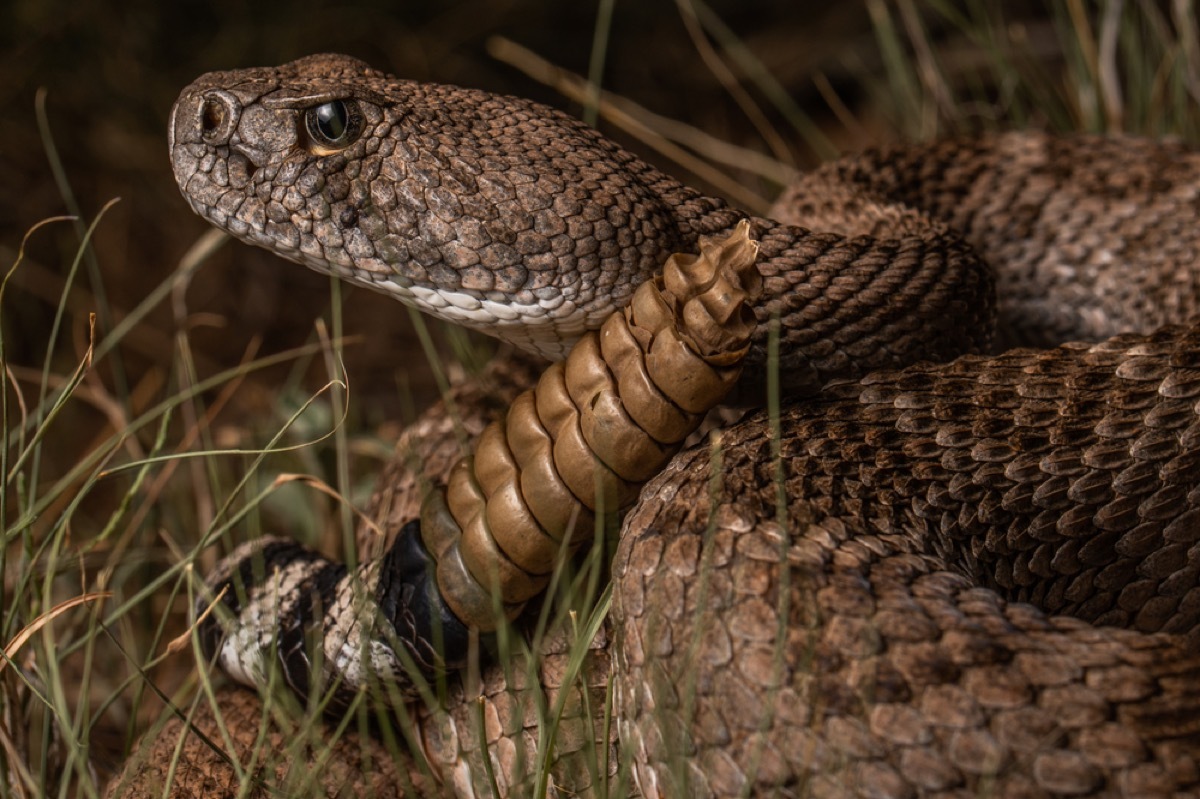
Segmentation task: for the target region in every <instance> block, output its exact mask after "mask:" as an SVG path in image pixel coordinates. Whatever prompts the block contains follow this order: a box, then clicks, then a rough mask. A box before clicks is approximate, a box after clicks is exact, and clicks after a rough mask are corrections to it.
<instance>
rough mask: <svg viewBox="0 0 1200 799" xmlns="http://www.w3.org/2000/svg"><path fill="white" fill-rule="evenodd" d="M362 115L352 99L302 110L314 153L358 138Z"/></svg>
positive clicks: (332, 150)
mask: <svg viewBox="0 0 1200 799" xmlns="http://www.w3.org/2000/svg"><path fill="white" fill-rule="evenodd" d="M362 128H363V119H362V114H361V113H359V110H358V104H357V103H355V102H354V101H353V100H333V101H331V102H328V103H323V104H321V105H318V106H314V107H313V108H310V109H308V110H307V111H305V112H304V129H305V130H306V131H307V132H308V138H309V143H310V145H311V149H312V151H313V152H314V153H316V154H317V155H329V154H330V153H335V152H337V151H338V150H344V149H346V148H347V147H349V146H350V145H351V144H354V142H355V141H357V140H358V137H359V134H361V133H362Z"/></svg>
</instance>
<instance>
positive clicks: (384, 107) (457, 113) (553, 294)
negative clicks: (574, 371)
mask: <svg viewBox="0 0 1200 799" xmlns="http://www.w3.org/2000/svg"><path fill="white" fill-rule="evenodd" d="M169 139H170V150H171V162H172V165H173V168H174V172H175V178H176V180H177V182H178V183H179V187H180V189H181V191H182V192H183V195H184V197H185V198H186V199H187V200H188V202H189V203H190V204H191V206H192V208H193V209H194V210H195V211H196V212H197V213H198V214H200V215H201V216H203V217H204V218H205V219H207V220H208V221H210V222H211V223H213V224H214V225H216V226H217V227H220V228H223V229H225V230H227V231H228V232H230V233H231V234H233V235H234V236H237V237H238V238H240V239H243V240H244V241H247V242H249V243H251V244H255V245H258V246H262V247H266V248H267V249H270V250H272V251H274V252H276V253H278V254H279V255H282V256H283V257H285V258H289V259H291V260H294V261H297V262H299V263H303V264H305V265H307V266H309V267H312V268H314V269H316V270H318V271H320V272H325V273H332V274H336V275H338V276H340V277H343V278H346V279H348V280H351V281H354V282H357V283H360V284H364V285H366V286H368V287H371V288H374V289H377V290H380V291H384V292H387V293H390V294H392V295H393V296H395V297H397V298H398V299H401V300H402V301H404V302H407V303H409V304H411V305H414V306H416V307H418V308H420V309H422V310H426V311H429V312H430V313H432V314H434V315H436V316H440V317H442V318H445V319H448V320H450V321H453V322H456V323H459V324H465V325H467V326H471V327H476V328H479V329H484V330H486V331H487V332H490V333H492V334H493V335H499V336H500V337H502V338H507V339H508V340H510V341H513V342H514V343H516V344H517V345H518V346H521V347H523V348H525V349H529V350H533V351H536V352H540V353H542V354H544V355H550V356H552V357H553V356H562V355H565V353H566V350H567V349H568V348H569V345H570V343H571V342H572V341H573V340H574V339H575V338H577V337H578V336H579V335H580V334H581V333H582V332H583V331H584V330H587V329H594V328H596V327H598V326H599V324H600V323H601V322H602V321H603V320H604V318H606V317H607V316H608V314H609V313H610V312H611V311H612V310H614V309H615V308H617V307H620V306H622V305H624V304H625V302H626V301H627V300H628V298H629V296H631V295H632V293H633V291H634V289H635V288H636V287H637V285H638V284H639V283H641V282H642V281H643V280H645V279H646V278H647V277H649V276H650V275H652V274H654V273H655V272H656V271H657V270H658V268H659V266H660V264H661V262H662V261H663V260H665V258H666V256H667V255H668V254H669V253H670V252H672V251H674V250H675V249H678V248H679V246H680V245H681V243H682V242H681V239H682V238H683V236H682V234H681V233H680V230H679V227H678V221H677V219H676V216H675V213H674V211H673V210H672V208H673V203H674V200H673V199H672V198H671V197H669V196H663V195H662V192H664V191H666V190H667V188H669V187H671V186H678V184H675V183H674V182H672V181H670V180H669V179H668V178H666V177H665V176H663V175H661V173H658V172H657V171H655V170H653V169H652V168H651V167H649V166H647V165H646V164H644V163H642V162H640V161H638V160H637V159H636V158H635V157H634V156H633V155H631V154H629V153H627V152H625V151H623V150H621V149H620V148H619V147H617V146H616V145H615V144H612V143H611V142H609V141H608V140H607V139H605V138H604V137H603V136H601V135H600V134H599V133H597V132H596V131H594V130H592V129H591V128H589V127H587V126H586V125H584V124H582V123H581V122H579V121H577V120H574V119H572V118H571V117H569V116H566V115H565V114H562V113H560V112H557V111H554V110H553V109H550V108H546V107H544V106H540V105H537V104H536V103H532V102H529V101H526V100H521V99H518V98H511V97H500V96H496V95H491V94H487V93H485V92H481V91H476V90H471V89H463V88H459V87H455V86H444V85H437V84H427V83H417V82H414V81H406V80H400V79H397V78H393V77H391V76H388V75H385V74H384V73H382V72H379V71H377V70H373V69H371V68H370V67H368V66H367V65H366V64H364V63H363V62H361V61H358V60H356V59H353V58H349V57H347V56H338V55H317V56H310V57H308V58H303V59H300V60H298V61H294V62H292V63H290V64H285V65H283V66H280V67H274V68H258V69H243V70H236V71H229V72H211V73H208V74H206V75H203V76H202V77H200V78H199V79H198V80H196V81H195V82H194V83H192V84H191V85H190V86H188V87H187V88H186V89H184V90H183V92H182V94H181V95H180V97H179V99H178V101H177V102H176V104H175V107H174V110H173V111H172V114H171V122H170V129H169Z"/></svg>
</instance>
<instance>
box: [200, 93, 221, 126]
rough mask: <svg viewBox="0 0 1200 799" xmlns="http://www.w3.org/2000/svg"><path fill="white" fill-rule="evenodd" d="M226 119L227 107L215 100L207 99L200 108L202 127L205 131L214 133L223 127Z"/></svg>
mask: <svg viewBox="0 0 1200 799" xmlns="http://www.w3.org/2000/svg"><path fill="white" fill-rule="evenodd" d="M224 121H225V108H224V106H222V105H221V104H220V103H218V102H216V101H214V100H205V101H204V105H203V106H202V107H201V109H200V128H201V130H203V131H204V132H205V133H212V132H213V131H214V130H216V129H217V128H219V127H221V123H223V122H224Z"/></svg>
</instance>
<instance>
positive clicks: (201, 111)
mask: <svg viewBox="0 0 1200 799" xmlns="http://www.w3.org/2000/svg"><path fill="white" fill-rule="evenodd" d="M198 99H199V103H200V105H199V107H198V108H196V116H195V117H192V118H191V124H192V125H199V128H200V139H201V140H202V141H203V142H204V143H205V144H208V145H210V146H213V147H217V146H220V145H223V144H228V143H229V139H230V137H231V136H233V134H234V131H236V130H237V125H238V119H239V117H240V115H241V105H240V103H239V102H238V99H237V98H236V97H235V96H234V95H232V94H231V93H229V92H227V91H225V90H223V89H215V90H212V91H208V92H205V93H204V95H203V96H202V97H200V98H198ZM193 107H195V106H193ZM193 135H195V134H194V133H193Z"/></svg>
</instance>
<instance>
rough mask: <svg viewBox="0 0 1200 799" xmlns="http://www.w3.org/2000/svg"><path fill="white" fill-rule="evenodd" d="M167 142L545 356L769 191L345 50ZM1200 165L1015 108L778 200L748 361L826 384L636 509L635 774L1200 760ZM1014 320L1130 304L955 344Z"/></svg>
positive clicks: (283, 239)
mask: <svg viewBox="0 0 1200 799" xmlns="http://www.w3.org/2000/svg"><path fill="white" fill-rule="evenodd" d="M171 140H172V159H173V163H174V166H175V170H176V176H177V178H178V179H179V182H180V186H181V188H182V189H183V192H184V195H185V197H187V198H188V200H189V201H190V202H191V204H192V205H193V207H194V208H195V209H196V210H197V211H198V212H199V213H201V214H202V215H204V216H205V217H206V218H208V219H209V220H210V221H212V222H214V223H216V224H218V225H219V226H222V227H225V228H226V229H228V230H229V231H230V232H232V233H233V234H234V235H237V236H239V237H241V238H244V239H246V240H248V241H251V242H253V243H256V244H260V245H264V246H267V247H269V248H271V249H273V250H275V251H277V252H279V253H280V254H283V255H285V256H287V257H290V258H293V259H294V260H298V261H301V262H303V263H306V264H308V265H309V266H313V267H315V268H317V269H320V270H323V271H332V272H334V273H336V274H339V275H341V276H343V277H345V278H347V279H350V280H352V281H355V282H359V283H364V284H367V285H370V286H372V287H373V288H377V289H381V290H384V291H389V292H392V293H395V294H396V295H397V296H398V297H399V298H400V299H403V300H404V301H406V302H411V303H415V304H418V305H419V306H420V307H423V308H425V309H426V310H429V311H430V312H431V313H435V314H437V315H441V316H444V317H446V318H450V319H453V320H455V321H459V322H462V323H465V324H469V325H473V326H477V327H480V328H485V329H489V330H492V332H497V333H498V334H499V335H503V336H506V337H508V338H510V339H511V340H513V341H514V343H516V344H518V345H520V346H523V347H524V348H526V349H529V350H532V351H535V352H540V353H542V354H545V355H551V356H559V355H561V354H562V353H563V352H564V350H565V348H566V346H567V342H569V341H570V340H572V339H574V338H576V337H578V335H579V334H580V333H581V332H582V331H583V330H584V329H587V328H592V327H595V326H596V325H597V324H598V323H599V322H600V321H602V320H603V319H604V318H605V317H607V316H608V315H609V314H610V313H611V312H612V311H613V310H614V308H616V307H619V306H621V305H622V304H623V303H625V302H626V301H628V298H629V297H630V296H631V295H632V293H633V291H634V288H635V287H636V286H637V285H638V284H640V283H641V282H642V281H644V280H645V279H646V278H647V277H648V276H649V275H651V274H652V273H653V272H654V271H655V270H656V269H657V268H658V266H659V264H660V263H661V262H662V260H663V259H664V258H665V257H666V255H667V254H668V253H670V252H672V251H675V250H691V249H694V248H695V247H696V246H697V245H698V243H699V240H700V238H701V237H702V236H705V235H711V234H722V233H726V232H728V231H730V230H732V229H733V228H734V227H735V225H736V224H737V223H738V222H740V221H742V220H743V219H745V218H746V217H745V215H744V214H742V213H740V212H738V211H736V210H734V209H731V208H729V207H727V206H726V205H724V203H722V202H720V201H719V200H715V199H712V198H708V197H705V196H703V195H701V194H699V193H697V192H695V191H693V190H691V189H689V188H687V187H685V186H682V185H681V184H679V183H678V182H676V181H674V180H672V179H671V178H669V177H667V176H665V175H663V174H662V173H660V172H658V171H657V170H655V169H653V168H651V167H649V166H648V165H646V164H644V163H643V162H641V161H639V160H638V159H637V158H636V157H634V156H633V155H631V154H629V153H627V152H625V151H623V150H621V149H620V148H618V147H616V146H615V145H613V144H611V143H610V142H608V141H607V140H605V139H604V138H603V137H601V136H600V135H599V134H598V133H596V132H595V131H592V130H590V129H589V128H586V127H585V126H583V125H581V124H580V123H578V122H576V121H574V120H572V119H570V118H569V117H566V116H564V115H562V114H560V113H558V112H554V111H551V110H549V109H546V108H544V107H542V106H539V105H537V104H534V103H530V102H527V101H523V100H518V99H515V98H501V97H495V96H491V95H488V94H485V93H482V92H476V91H471V90H467V89H460V88H456V87H444V86H433V85H428V84H416V83H411V82H406V81H400V80H397V79H394V78H391V77H389V76H386V75H383V74H382V73H379V72H376V71H373V70H370V69H369V68H368V67H366V66H365V65H363V64H362V63H360V62H358V61H355V60H353V59H349V58H346V57H341V56H315V57H312V58H308V59H303V60H301V61H297V62H294V63H292V64H288V65H285V66H283V67H279V68H276V69H259V70H240V71H236V72H228V73H211V74H209V75H206V76H204V77H202V78H200V79H199V80H197V81H196V82H195V83H194V84H192V86H190V87H188V89H186V90H185V91H184V93H183V94H182V95H181V97H180V100H179V102H178V103H177V105H176V108H175V111H174V112H173V115H172V123H171ZM1198 195H1200V155H1197V154H1196V153H1195V152H1193V151H1192V150H1191V149H1189V148H1187V147H1184V146H1182V145H1177V144H1168V143H1162V142H1150V141H1146V140H1141V139H1134V138H1127V137H1108V138H1103V137H1095V136H1076V137H1066V138H1056V137H1052V136H1048V135H1044V134H1038V133H1015V134H993V135H989V136H984V137H980V138H976V139H970V140H955V141H945V142H938V143H934V144H929V145H920V146H911V147H903V148H884V149H878V150H874V151H870V152H868V153H865V154H863V155H861V156H856V157H851V158H846V159H843V160H841V161H838V162H835V163H832V164H830V165H827V166H826V167H823V168H821V169H818V170H816V171H814V172H812V173H810V174H809V175H807V176H805V177H804V178H802V179H801V181H800V182H799V183H797V184H796V185H795V186H793V187H791V188H790V189H789V190H788V191H787V192H785V194H784V196H783V197H782V198H781V199H780V201H779V203H778V204H777V206H776V208H775V211H774V213H773V214H772V215H771V216H772V219H770V220H762V219H754V220H751V227H752V228H753V234H754V237H755V238H756V239H757V241H758V261H757V268H758V271H759V272H760V273H761V275H762V277H763V285H764V296H763V299H762V301H761V303H760V304H759V305H758V306H757V307H756V308H755V312H756V314H757V316H758V320H759V324H758V327H757V329H756V330H755V331H754V334H753V338H752V342H751V346H750V349H749V356H748V357H749V362H750V364H751V368H750V369H749V370H748V371H749V373H750V374H751V375H752V376H753V377H754V378H755V380H751V381H745V380H744V381H743V383H744V384H745V383H747V382H748V383H749V386H748V390H749V391H750V392H751V393H752V392H753V391H754V390H755V388H756V387H757V388H759V389H761V384H762V376H763V371H764V369H767V368H770V367H771V366H772V365H773V362H772V361H771V359H770V358H769V354H770V352H771V348H772V346H773V343H772V340H771V335H772V331H776V330H777V331H779V347H780V353H781V355H780V357H779V358H778V361H777V363H778V365H779V367H780V374H781V377H782V385H783V387H784V392H785V397H787V398H789V399H795V398H799V397H802V396H804V395H806V394H812V393H814V392H818V390H819V393H817V395H816V396H815V397H814V398H811V399H808V400H806V401H804V402H801V403H798V404H794V405H789V406H788V407H787V408H786V409H785V410H784V411H783V412H782V414H781V415H780V416H779V417H778V418H777V419H776V418H773V417H772V416H771V415H770V414H767V413H759V414H757V415H753V416H750V417H748V418H747V419H745V420H744V421H742V422H741V423H739V424H737V425H735V426H732V427H730V428H728V429H726V430H724V431H723V432H722V433H721V435H720V437H719V442H720V445H719V448H718V449H716V450H713V449H712V448H710V447H704V446H701V447H694V448H691V449H689V450H686V451H685V452H684V453H683V454H681V455H679V456H677V457H676V458H675V459H674V460H673V461H672V462H671V463H670V465H669V466H667V468H666V470H665V471H664V473H663V474H662V475H660V476H659V477H657V478H655V479H654V480H653V481H652V482H651V484H650V486H649V487H648V488H647V489H645V491H644V492H643V494H642V499H641V500H640V501H639V503H638V504H637V505H636V507H635V508H634V510H633V511H632V513H631V514H630V515H629V516H628V517H627V519H626V521H625V524H624V527H623V532H622V539H621V543H620V546H619V548H618V551H617V555H616V559H615V561H614V564H613V579H614V588H613V619H612V624H613V636H614V638H615V643H614V644H613V648H612V650H611V651H608V650H605V653H606V655H607V656H608V657H610V658H611V659H612V662H613V682H614V686H615V694H616V707H617V709H618V719H617V729H618V731H619V733H620V738H621V745H622V746H623V747H625V748H626V749H625V750H624V751H629V752H631V753H632V754H633V755H634V759H635V762H636V764H635V765H634V766H633V770H634V774H635V777H636V781H637V784H638V787H639V788H640V789H641V790H642V791H643V792H644V793H647V794H650V795H658V794H661V795H667V796H674V795H684V794H695V793H703V792H711V793H713V794H717V795H732V794H736V793H739V792H745V791H760V790H761V791H767V790H770V789H778V790H779V791H780V792H781V793H782V794H783V795H803V794H812V795H820V796H824V795H830V796H833V795H854V794H864V795H875V796H909V795H917V794H929V795H934V794H939V795H940V794H941V793H943V792H947V793H946V795H952V794H955V793H957V794H958V795H972V796H978V795H987V794H991V793H993V792H994V793H995V795H1051V794H1062V795H1080V794H1096V795H1102V794H1104V795H1118V794H1122V793H1123V794H1126V795H1138V796H1142V795H1171V794H1172V793H1175V794H1179V793H1180V792H1182V793H1187V794H1189V795H1190V794H1194V793H1195V792H1196V791H1197V790H1200V787H1198V786H1200V763H1197V760H1196V758H1197V755H1198V754H1200V721H1198V719H1200V715H1198V713H1200V691H1198V690H1197V689H1196V688H1195V681H1196V678H1197V677H1198V676H1200V659H1197V657H1196V652H1197V648H1198V646H1200V642H1198V641H1197V635H1198V633H1197V627H1198V625H1197V621H1198V620H1200V587H1198V586H1197V574H1198V573H1200V547H1198V546H1197V545H1196V541H1197V540H1198V539H1200V511H1197V506H1198V504H1200V451H1197V450H1196V438H1195V437H1196V431H1200V420H1198V419H1197V400H1198V398H1200V346H1198V344H1200V342H1198V340H1197V336H1198V335H1200V327H1197V325H1196V324H1193V323H1188V322H1186V320H1187V319H1188V318H1189V317H1190V316H1191V314H1193V313H1194V312H1195V311H1196V305H1197V302H1198V301H1200V286H1198V285H1197V283H1198V280H1200V271H1198V270H1197V269H1196V268H1195V266H1194V264H1195V262H1196V244H1197V240H1198V239H1197V236H1196V235H1195V234H1194V233H1193V232H1192V227H1191V223H1192V222H1193V221H1194V219H1195V215H1196V214H1195V212H1196V207H1197V197H1198ZM956 231H961V232H962V236H963V237H964V238H960V234H959V233H958V232H956ZM968 242H969V244H968ZM989 269H994V270H995V272H994V281H995V286H996V295H995V296H996V297H997V301H996V303H995V307H993V302H992V297H993V294H992V282H993V274H992V272H991V271H989ZM533 317H536V318H537V319H538V320H539V322H540V324H539V326H534V327H530V326H527V325H526V324H525V322H526V321H528V320H529V319H530V318H533ZM994 317H998V319H999V340H1000V342H1001V343H1002V344H1001V349H1005V348H1007V346H1008V345H1010V344H1014V343H1019V344H1032V345H1038V346H1048V345H1053V344H1056V343H1057V342H1060V341H1062V340H1065V339H1073V338H1087V339H1093V340H1094V339H1102V338H1105V337H1111V338H1108V340H1106V341H1103V342H1102V343H1099V344H1095V345H1084V344H1069V345H1062V346H1058V347H1057V348H1055V349H1049V350H1035V349H1015V350H1008V351H1006V352H1003V354H1000V355H994V356H986V355H982V354H968V355H966V356H964V357H959V358H958V359H957V360H952V359H953V358H954V357H955V356H959V355H961V354H962V353H980V352H982V351H984V350H985V349H986V348H987V347H988V346H989V343H990V340H991V338H992V322H993V318H994ZM773 320H778V324H773ZM518 321H519V322H520V323H519V325H518ZM1172 322H1176V323H1183V324H1179V325H1178V326H1172V325H1171V324H1170V323H1172ZM1127 331H1142V332H1141V334H1138V333H1130V332H1127ZM918 361H922V362H926V361H928V362H936V363H928V362H926V363H921V364H918V365H912V364H914V363H916V362H918ZM946 361H949V362H948V363H947V362H946ZM846 378H854V380H847V379H846ZM831 381H832V383H831ZM410 510H411V509H410ZM785 566H786V568H785ZM226 573H228V572H226ZM1027 603H1028V604H1027ZM1035 605H1036V606H1038V608H1040V609H1037V608H1035V607H1034V606H1035ZM1047 613H1050V614H1062V615H1046V614H1047ZM431 735H432V733H431ZM433 737H434V738H436V735H433ZM443 743H445V742H444V741H443ZM434 760H435V761H436V760H437V756H436V752H435V757H434ZM442 776H443V777H448V776H449V775H447V774H443V775H442ZM459 776H460V777H461V774H460V775H459ZM519 777H520V775H513V774H507V775H505V785H508V780H515V779H519ZM564 779H566V778H564ZM468 782H469V780H468ZM455 784H456V787H459V788H463V789H465V788H466V783H465V782H463V783H458V782H456V783H455ZM564 784H565V783H564ZM515 790H517V789H516V788H514V791H515Z"/></svg>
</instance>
